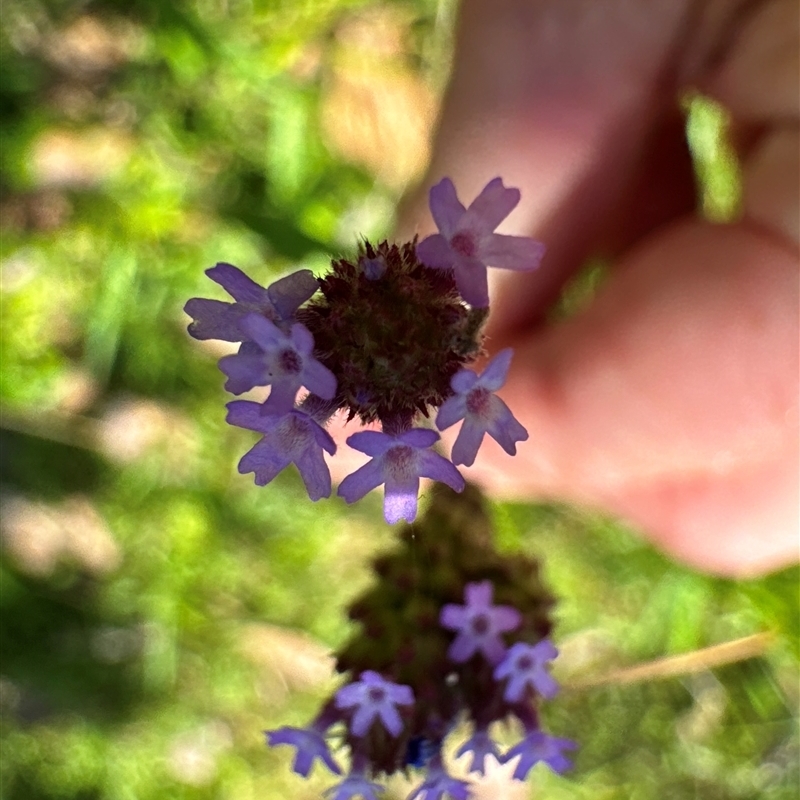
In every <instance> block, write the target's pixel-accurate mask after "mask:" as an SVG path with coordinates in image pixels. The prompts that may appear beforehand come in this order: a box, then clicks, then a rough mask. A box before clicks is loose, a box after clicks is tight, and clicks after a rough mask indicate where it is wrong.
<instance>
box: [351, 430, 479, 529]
mask: <svg viewBox="0 0 800 800" xmlns="http://www.w3.org/2000/svg"><path fill="white" fill-rule="evenodd" d="M438 439H439V434H438V433H436V431H432V430H428V429H427V428H412V429H411V430H409V431H405V432H403V433H401V434H400V435H398V436H390V435H389V434H388V433H381V432H380V431H360V432H359V433H354V434H353V435H352V436H350V437H349V438H348V439H347V444H349V445H350V447H352V448H353V449H355V450H359V451H360V452H362V453H366V454H367V455H368V456H372V460H371V461H369V462H367V463H366V464H364V466H363V467H359V469H357V470H356V471H355V472H353V473H352V474H351V475H348V476H347V477H346V478H345V479H344V480H343V481H342V483H341V484H340V486H339V495H340V496H341V497H343V498H344V499H345V500H346V501H347V502H348V503H354V502H355V501H356V500H360V499H361V498H362V497H363V496H364V495H365V494H367V492H369V491H371V490H372V489H375V488H376V487H378V486H380V485H381V484H382V483H383V484H385V485H386V488H385V492H384V500H383V515H384V517H385V518H386V521H387V522H388V523H390V524H393V523H395V522H399V521H400V520H401V519H404V520H406V522H413V521H414V518H415V517H416V516H417V493H418V492H419V479H420V478H433V480H437V481H442V483H446V484H447V485H448V486H449V487H450V488H451V489H453V490H455V491H456V492H460V491H461V490H462V489H463V488H464V478H462V477H461V473H460V472H459V471H458V470H457V469H456V468H455V467H454V466H453V465H452V464H451V463H450V462H449V461H448V460H447V459H446V458H444V456H440V455H439V454H438V453H434V452H433V451H431V450H429V449H428V448H429V447H430V446H431V445H432V444H433V443H434V442H435V441H437V440H438Z"/></svg>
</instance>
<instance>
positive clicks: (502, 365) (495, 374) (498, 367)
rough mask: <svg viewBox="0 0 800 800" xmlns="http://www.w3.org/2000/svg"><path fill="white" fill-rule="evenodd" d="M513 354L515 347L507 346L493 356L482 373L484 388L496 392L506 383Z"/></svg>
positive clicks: (481, 380)
mask: <svg viewBox="0 0 800 800" xmlns="http://www.w3.org/2000/svg"><path fill="white" fill-rule="evenodd" d="M513 356H514V348H513V347H506V348H505V349H504V350H501V351H500V352H499V353H497V354H496V355H495V356H494V358H492V360H491V361H490V362H489V363H488V364H487V365H486V367H485V368H484V370H483V372H482V373H481V377H480V384H481V386H483V388H484V389H488V390H489V391H490V392H496V391H497V390H498V389H500V388H501V387H502V386H503V385H504V384H505V382H506V375H508V368H509V367H510V366H511V359H512V357H513ZM470 388H472V387H470Z"/></svg>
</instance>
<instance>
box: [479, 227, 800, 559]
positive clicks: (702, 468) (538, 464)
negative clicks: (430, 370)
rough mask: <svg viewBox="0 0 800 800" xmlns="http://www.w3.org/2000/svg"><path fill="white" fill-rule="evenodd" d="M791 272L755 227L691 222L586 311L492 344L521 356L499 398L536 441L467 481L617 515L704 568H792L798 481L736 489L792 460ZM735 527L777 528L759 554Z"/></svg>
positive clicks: (777, 244) (794, 284)
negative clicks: (724, 553)
mask: <svg viewBox="0 0 800 800" xmlns="http://www.w3.org/2000/svg"><path fill="white" fill-rule="evenodd" d="M797 276H798V263H797V256H796V254H795V253H793V252H792V251H791V249H789V248H788V247H786V246H785V245H784V243H783V242H781V241H778V240H777V239H776V238H775V237H773V236H771V235H770V234H769V233H768V232H766V231H764V230H763V229H761V228H759V227H758V226H754V225H752V224H748V223H744V224H741V225H738V226H728V227H725V226H713V225H709V224H706V223H700V222H695V221H691V220H686V221H684V222H682V223H679V224H677V225H675V226H673V227H672V228H671V229H669V230H666V231H664V232H663V233H662V234H660V235H659V236H657V237H654V238H653V239H652V240H651V241H650V242H648V243H647V244H643V245H642V246H641V247H640V248H639V249H638V250H636V251H634V252H632V253H631V254H629V256H628V257H627V258H626V259H624V260H623V261H622V262H621V263H620V265H619V267H618V269H617V270H616V271H615V273H614V275H613V276H612V277H611V279H610V280H609V282H608V284H607V285H606V286H604V287H603V289H602V290H601V292H600V294H599V296H598V297H597V299H596V302H595V303H594V304H593V305H592V306H591V307H590V308H589V309H588V310H587V311H586V312H585V313H583V314H581V315H580V316H577V317H575V318H572V319H569V320H566V321H565V322H563V323H561V324H559V325H556V326H553V327H552V328H550V329H549V330H548V331H547V332H545V333H543V334H541V335H533V336H529V337H527V338H522V339H517V340H513V341H508V340H501V341H496V342H493V343H492V344H493V345H494V346H497V347H505V346H508V345H512V346H515V348H516V353H515V367H516V369H512V372H511V373H510V375H509V381H508V383H507V385H506V386H505V387H504V388H503V390H502V392H501V394H502V396H503V398H504V399H505V400H506V402H507V403H508V404H509V405H510V407H511V408H512V409H513V410H514V413H515V414H516V416H517V417H518V418H519V420H520V422H522V424H523V425H525V426H526V427H527V429H528V432H529V434H530V439H529V440H528V441H527V442H525V443H523V444H521V445H520V446H519V450H518V454H517V456H516V457H515V459H514V462H513V463H509V460H508V457H507V456H505V455H504V454H502V452H500V451H499V448H495V447H492V446H491V445H488V446H485V447H484V448H482V451H481V454H480V455H479V458H478V461H477V462H476V466H475V467H473V468H471V470H467V471H466V474H467V475H468V476H469V477H472V478H474V479H477V480H479V481H480V482H482V483H484V484H486V485H487V486H488V487H489V488H491V489H492V490H494V491H495V492H496V493H498V494H500V495H504V496H515V497H519V496H527V497H530V496H546V497H557V498H562V499H568V500H573V501H576V502H578V503H583V504H589V505H592V506H594V507H600V508H606V509H608V510H611V511H612V512H617V513H621V514H623V515H624V516H626V517H628V518H629V519H630V520H631V521H633V522H636V523H639V524H641V525H645V526H646V528H647V530H648V534H649V535H651V536H652V537H653V538H654V539H655V541H656V542H658V543H659V544H660V545H661V546H663V547H664V548H665V549H667V550H669V551H670V552H672V553H674V554H675V555H676V556H678V557H681V558H683V559H687V560H689V561H691V563H693V564H695V565H698V566H705V567H706V568H714V569H717V570H719V571H724V572H727V573H732V574H738V573H741V572H746V571H747V570H748V569H749V568H750V567H749V566H748V565H752V564H758V565H762V566H763V565H770V566H774V565H776V564H777V563H781V562H782V563H785V562H786V561H787V560H789V559H791V558H792V557H793V556H796V553H797V507H796V505H794V504H793V498H792V497H790V496H789V495H790V494H791V493H790V489H791V485H790V486H788V487H785V491H784V492H783V494H782V495H781V497H780V498H779V497H776V496H775V495H774V492H773V494H767V493H763V492H762V493H759V492H758V491H751V492H749V494H748V493H747V492H744V491H743V490H742V486H744V485H747V476H748V475H754V476H756V477H754V479H753V480H754V482H756V481H757V480H758V478H757V476H758V475H760V474H762V473H766V474H768V473H769V472H770V470H771V469H772V465H775V464H778V463H787V462H788V463H791V458H792V457H793V456H792V454H794V453H796V449H795V448H796V442H797V438H798V432H797V431H798V408H797V406H798V399H797V364H798V360H799V359H800V353H798V337H797V331H798V324H799V323H798V277H797ZM726 485H727V486H730V487H737V489H736V491H733V489H731V490H730V491H727V490H726V489H725V487H726ZM670 487H672V490H671V491H670ZM701 489H702V492H701ZM775 491H777V488H775ZM701 496H705V497H707V498H714V502H713V503H712V502H711V501H710V500H709V501H708V502H707V503H706V505H704V506H702V508H703V509H704V511H703V515H702V516H703V518H704V519H705V520H706V524H707V525H708V527H709V529H710V531H709V533H708V535H707V537H705V538H698V535H697V528H696V526H697V524H698V523H697V521H694V522H693V521H692V520H693V517H692V513H691V508H692V507H694V508H696V509H700V507H701V505H702V504H700V498H701ZM637 497H641V498H647V497H650V498H654V497H660V498H662V503H661V505H660V506H659V505H657V504H655V503H653V504H652V505H651V506H650V507H649V509H648V507H647V503H645V502H644V500H642V501H640V502H637ZM745 498H747V500H746V502H745ZM667 499H669V502H670V503H671V506H670V507H669V508H668V507H667V502H666V501H667ZM713 509H716V514H717V517H716V522H717V523H718V524H716V525H712V522H713V521H714V515H713V514H712V513H711V510H713ZM775 509H781V511H780V513H778V511H776V510H775ZM667 511H669V513H667ZM645 512H647V513H645ZM775 516H778V517H780V519H779V520H775V519H773V517H775ZM737 518H738V519H740V520H747V519H752V520H756V519H759V518H764V519H770V520H771V528H770V530H769V531H766V532H763V536H764V538H763V548H762V550H759V549H758V544H757V543H758V541H759V537H760V536H761V532H760V531H758V530H756V529H754V528H746V527H743V523H737V524H736V525H733V522H734V521H735V520H736V519H737ZM746 542H749V543H750V545H752V547H751V546H750V545H748V546H745V543H746ZM722 543H725V549H727V550H729V551H730V552H731V554H732V555H731V556H730V560H729V561H727V562H721V561H720V558H719V551H720V545H721V544H722ZM736 554H738V555H736Z"/></svg>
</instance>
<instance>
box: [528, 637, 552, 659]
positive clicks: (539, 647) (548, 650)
mask: <svg viewBox="0 0 800 800" xmlns="http://www.w3.org/2000/svg"><path fill="white" fill-rule="evenodd" d="M531 655H532V656H533V657H534V658H536V659H537V660H539V661H552V660H553V659H554V658H557V657H558V648H557V647H556V646H555V645H554V644H553V643H552V642H551V641H550V640H549V639H542V640H541V641H539V642H537V643H536V644H535V645H534V646H533V647H532V648H531Z"/></svg>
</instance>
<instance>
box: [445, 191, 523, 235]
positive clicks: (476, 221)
mask: <svg viewBox="0 0 800 800" xmlns="http://www.w3.org/2000/svg"><path fill="white" fill-rule="evenodd" d="M519 198H520V193H519V189H507V188H506V187H505V186H503V180H502V178H495V179H494V180H491V181H489V183H487V184H486V186H484V187H483V191H481V193H480V194H479V195H478V196H477V197H476V198H475V199H474V200H473V201H472V203H471V204H470V207H469V208H468V209H467V212H466V214H464V217H463V218H462V220H461V222H460V224H459V228H460V229H462V230H467V229H469V230H471V231H474V232H475V233H477V234H478V235H479V236H485V235H486V234H488V233H491V232H492V231H493V230H494V229H495V228H496V227H497V226H498V225H499V224H500V223H501V222H502V221H503V220H504V219H505V218H506V217H507V216H508V215H509V214H510V213H511V212H512V211H513V210H514V209H515V208H516V206H517V203H519Z"/></svg>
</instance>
